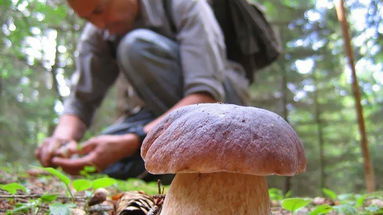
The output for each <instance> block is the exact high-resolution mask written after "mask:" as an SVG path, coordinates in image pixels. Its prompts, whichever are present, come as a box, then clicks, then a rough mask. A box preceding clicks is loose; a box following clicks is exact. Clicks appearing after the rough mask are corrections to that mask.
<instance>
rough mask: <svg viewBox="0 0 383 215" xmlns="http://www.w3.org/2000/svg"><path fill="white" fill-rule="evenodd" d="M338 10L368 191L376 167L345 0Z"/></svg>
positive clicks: (342, 0)
mask: <svg viewBox="0 0 383 215" xmlns="http://www.w3.org/2000/svg"><path fill="white" fill-rule="evenodd" d="M336 11H337V15H338V20H339V22H340V24H341V27H342V33H343V39H344V47H345V51H346V54H347V59H348V64H349V67H350V69H351V78H352V92H353V94H354V100H355V109H356V115H357V119H358V125H359V126H358V128H359V133H360V137H361V140H360V147H361V149H362V154H363V159H364V176H365V183H366V188H367V191H368V192H374V191H375V176H374V169H373V165H372V162H371V157H370V153H369V149H368V140H367V134H366V127H365V122H364V116H363V107H362V105H361V95H360V88H359V84H358V78H357V76H356V69H355V62H354V55H353V50H352V46H351V37H350V33H349V26H348V22H347V19H346V10H345V7H344V0H339V1H338V2H337V4H336Z"/></svg>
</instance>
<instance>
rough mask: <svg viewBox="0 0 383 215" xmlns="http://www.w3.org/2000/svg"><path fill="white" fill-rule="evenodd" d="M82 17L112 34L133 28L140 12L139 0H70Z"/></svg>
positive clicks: (122, 32) (70, 3) (125, 31)
mask: <svg viewBox="0 0 383 215" xmlns="http://www.w3.org/2000/svg"><path fill="white" fill-rule="evenodd" d="M68 3H69V5H70V6H71V7H72V9H73V10H74V11H75V12H76V13H77V14H78V15H79V16H80V17H82V18H84V19H86V20H88V21H89V22H91V23H93V24H94V25H96V26H97V27H99V28H102V29H106V30H108V31H109V32H110V33H112V34H124V33H127V32H128V31H129V30H131V29H132V27H133V24H134V20H135V19H136V17H137V14H138V10H139V9H138V7H139V5H138V0H68Z"/></svg>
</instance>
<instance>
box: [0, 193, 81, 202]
mask: <svg viewBox="0 0 383 215" xmlns="http://www.w3.org/2000/svg"><path fill="white" fill-rule="evenodd" d="M52 195H57V194H52ZM41 196H43V195H41V194H29V195H28V194H25V195H0V199H37V198H40V197H41ZM57 199H61V200H72V198H71V197H66V196H57ZM73 199H74V200H76V201H86V200H87V198H86V197H73Z"/></svg>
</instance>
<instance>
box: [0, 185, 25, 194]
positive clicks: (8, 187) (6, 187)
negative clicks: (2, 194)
mask: <svg viewBox="0 0 383 215" xmlns="http://www.w3.org/2000/svg"><path fill="white" fill-rule="evenodd" d="M0 189H2V190H5V191H7V192H8V193H10V194H16V193H17V191H18V190H21V191H24V192H26V191H27V189H26V188H25V187H24V186H23V185H21V184H19V183H9V184H0Z"/></svg>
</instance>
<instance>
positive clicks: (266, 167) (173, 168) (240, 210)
mask: <svg viewBox="0 0 383 215" xmlns="http://www.w3.org/2000/svg"><path fill="white" fill-rule="evenodd" d="M141 156H142V157H143V159H144V161H145V167H146V169H147V170H148V171H149V172H150V173H153V174H165V173H176V176H175V178H174V180H173V182H172V184H171V185H170V189H169V191H168V193H167V194H166V197H165V202H164V205H163V207H162V211H161V214H166V215H180V214H182V215H189V214H204V215H210V214H220V215H225V214H227V215H229V214H230V215H231V214H257V215H266V214H270V200H269V196H268V186H267V181H266V178H265V176H267V175H286V176H292V175H295V174H298V173H301V172H303V171H305V168H306V158H305V156H304V150H303V145H302V143H301V142H300V140H299V138H298V136H297V134H296V133H295V131H294V130H293V128H292V127H291V126H290V125H289V124H288V123H287V122H286V121H285V120H283V119H282V117H280V116H278V115H277V114H275V113H272V112H270V111H267V110H264V109H260V108H255V107H242V106H237V105H229V104H197V105H190V106H186V107H182V108H179V109H177V110H175V111H173V112H171V113H170V114H168V115H167V116H166V117H165V118H164V119H163V120H162V121H161V122H160V123H158V124H157V126H156V127H154V128H153V129H152V130H151V131H150V132H149V133H148V135H147V137H146V139H145V140H144V143H143V145H142V148H141Z"/></svg>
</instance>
